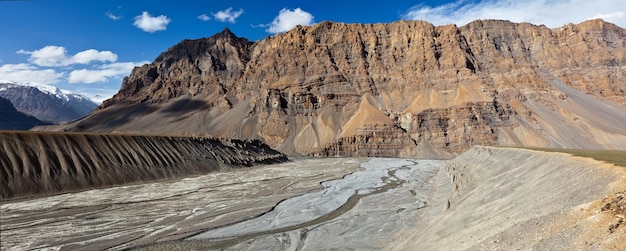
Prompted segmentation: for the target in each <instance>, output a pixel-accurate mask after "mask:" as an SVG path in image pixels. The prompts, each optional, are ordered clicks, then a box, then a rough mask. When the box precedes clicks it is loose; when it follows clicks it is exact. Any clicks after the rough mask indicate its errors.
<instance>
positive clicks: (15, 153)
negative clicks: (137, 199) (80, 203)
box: [0, 131, 287, 200]
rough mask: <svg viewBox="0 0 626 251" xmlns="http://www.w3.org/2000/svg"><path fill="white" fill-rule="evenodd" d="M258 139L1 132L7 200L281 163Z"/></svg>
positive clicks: (0, 183) (2, 192)
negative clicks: (260, 164)
mask: <svg viewBox="0 0 626 251" xmlns="http://www.w3.org/2000/svg"><path fill="white" fill-rule="evenodd" d="M286 160H287V158H286V156H285V155H283V154H282V153H280V152H277V151H274V150H272V149H271V148H269V146H267V145H265V144H263V143H262V142H260V141H257V140H227V139H217V138H205V137H164V136H163V137H162V136H140V135H104V134H77V133H70V134H66V133H45V132H11V131H6V132H0V166H1V169H0V171H2V176H0V196H1V198H2V199H3V200H6V199H12V198H20V197H29V196H39V195H46V194H54V193H60V192H68V191H76V190H83V189H90V188H97V187H104V186H112V185H121V184H129V183H134V182H142V181H153V180H163V179H172V178H179V177H184V176H188V175H193V174H202V173H207V172H210V171H215V170H220V169H222V170H223V169H229V168H233V167H241V166H251V165H254V164H259V163H277V162H283V161H286Z"/></svg>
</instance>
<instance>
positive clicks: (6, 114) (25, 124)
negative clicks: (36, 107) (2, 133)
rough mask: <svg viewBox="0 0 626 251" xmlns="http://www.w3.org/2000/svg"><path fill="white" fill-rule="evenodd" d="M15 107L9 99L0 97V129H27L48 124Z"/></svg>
mask: <svg viewBox="0 0 626 251" xmlns="http://www.w3.org/2000/svg"><path fill="white" fill-rule="evenodd" d="M49 124H50V123H46V122H43V121H41V120H38V119H37V118H35V117H33V116H29V115H26V114H24V113H21V112H19V111H18V110H16V109H15V107H14V106H13V104H12V103H11V101H10V100H8V99H5V98H3V97H0V129H2V130H28V129H30V128H32V127H34V126H39V125H49Z"/></svg>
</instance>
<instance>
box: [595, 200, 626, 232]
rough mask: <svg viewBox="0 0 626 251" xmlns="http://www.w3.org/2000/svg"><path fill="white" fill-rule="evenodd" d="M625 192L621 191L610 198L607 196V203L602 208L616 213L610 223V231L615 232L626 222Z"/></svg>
mask: <svg viewBox="0 0 626 251" xmlns="http://www.w3.org/2000/svg"><path fill="white" fill-rule="evenodd" d="M624 193H626V192H619V193H616V194H614V195H612V196H611V197H610V198H608V197H607V198H605V199H604V201H605V202H606V204H604V206H603V207H602V209H600V211H601V212H608V213H611V214H613V215H614V219H613V220H612V222H611V223H610V225H609V232H611V233H613V232H615V230H616V229H617V228H619V227H620V226H622V225H623V224H624V222H626V219H624V218H625V215H626V200H625V199H624Z"/></svg>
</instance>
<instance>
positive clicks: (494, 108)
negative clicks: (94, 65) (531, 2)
mask: <svg viewBox="0 0 626 251" xmlns="http://www.w3.org/2000/svg"><path fill="white" fill-rule="evenodd" d="M625 78H626V31H625V30H624V29H622V28H620V27H618V26H615V25H613V24H610V23H606V22H604V21H602V20H591V21H586V22H583V23H581V24H578V25H573V24H572V25H567V26H563V27H561V28H557V29H549V28H547V27H545V26H536V25H532V24H528V23H520V24H518V23H511V22H507V21H496V20H482V21H475V22H472V23H469V24H467V25H465V26H462V27H456V26H454V25H447V26H439V27H435V26H433V25H432V24H430V23H427V22H423V21H400V22H395V23H389V24H368V25H361V24H343V23H330V22H322V23H319V24H317V25H314V26H311V27H300V26H298V27H296V28H294V29H292V30H291V31H289V32H286V33H284V34H279V35H276V36H274V37H268V38H266V39H264V40H261V41H258V42H254V43H253V42H249V41H248V40H246V39H243V38H238V37H236V36H235V35H233V34H232V33H231V32H230V31H229V30H224V31H223V32H221V33H218V34H216V35H215V36H213V37H210V38H204V39H199V40H185V41H182V42H181V43H179V44H178V45H175V46H174V47H172V48H170V49H168V51H166V52H164V53H162V54H161V55H160V56H159V57H158V58H157V59H156V60H155V61H154V62H153V63H151V64H147V65H144V66H142V67H140V68H136V69H135V70H134V71H133V73H132V74H131V75H130V76H129V77H127V78H126V79H125V80H124V82H123V84H122V88H121V90H120V92H119V93H118V94H116V95H115V96H114V97H113V98H112V99H110V100H108V101H106V102H104V104H103V105H102V106H101V107H100V108H99V109H98V110H97V111H95V112H93V113H92V114H91V115H89V116H87V117H86V118H84V119H82V120H80V121H77V122H75V123H73V124H69V125H66V126H64V127H62V128H57V129H65V130H71V131H120V132H138V131H140V132H146V131H147V132H155V133H180V134H185V135H198V134H211V135H216V136H220V137H238V138H259V139H263V140H264V141H265V142H267V143H268V144H270V145H271V146H272V147H276V148H277V149H279V150H282V151H284V152H286V153H288V154H296V153H297V154H312V155H318V154H319V155H337V154H339V155H378V156H398V155H422V156H425V155H440V156H441V155H444V156H445V155H449V154H450V153H458V152H461V151H463V150H466V149H467V148H468V147H470V146H471V145H475V144H484V145H517V146H545V147H570V148H617V149H625V148H626V127H624V126H623V125H624V124H626V109H625V107H624V105H626V93H625V90H626V87H625V86H624V83H623V79H625ZM383 117H386V118H383Z"/></svg>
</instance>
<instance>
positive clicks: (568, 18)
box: [402, 0, 626, 28]
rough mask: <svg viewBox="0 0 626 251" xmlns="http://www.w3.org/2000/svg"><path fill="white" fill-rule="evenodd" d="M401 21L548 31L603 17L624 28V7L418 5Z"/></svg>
mask: <svg viewBox="0 0 626 251" xmlns="http://www.w3.org/2000/svg"><path fill="white" fill-rule="evenodd" d="M402 18H403V19H413V20H418V19H419V20H425V21H428V22H431V23H433V24H435V25H444V24H451V23H454V24H457V25H465V24H467V23H469V22H471V21H473V20H476V19H503V20H510V21H513V22H529V23H533V24H545V25H546V26H548V27H552V28H556V27H560V26H562V25H565V24H568V23H579V22H582V21H584V20H588V19H593V18H603V19H604V20H605V21H608V22H612V23H615V24H617V25H619V26H622V27H626V5H625V4H624V2H623V0H603V1H587V0H528V1H519V0H480V1H477V2H476V1H467V0H457V1H456V2H452V3H448V4H444V5H439V6H434V7H431V6H425V5H418V6H415V7H413V8H411V9H410V10H409V11H407V13H406V14H405V15H403V16H402Z"/></svg>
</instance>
